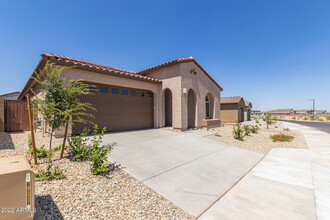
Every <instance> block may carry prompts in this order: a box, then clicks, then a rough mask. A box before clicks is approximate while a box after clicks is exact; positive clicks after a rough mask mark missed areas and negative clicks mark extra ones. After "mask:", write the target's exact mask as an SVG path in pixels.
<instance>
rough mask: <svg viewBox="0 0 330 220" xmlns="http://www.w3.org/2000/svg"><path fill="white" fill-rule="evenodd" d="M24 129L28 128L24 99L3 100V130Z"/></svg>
mask: <svg viewBox="0 0 330 220" xmlns="http://www.w3.org/2000/svg"><path fill="white" fill-rule="evenodd" d="M26 130H30V129H29V115H28V109H27V104H26V101H16V100H15V101H13V100H5V131H7V132H11V131H26Z"/></svg>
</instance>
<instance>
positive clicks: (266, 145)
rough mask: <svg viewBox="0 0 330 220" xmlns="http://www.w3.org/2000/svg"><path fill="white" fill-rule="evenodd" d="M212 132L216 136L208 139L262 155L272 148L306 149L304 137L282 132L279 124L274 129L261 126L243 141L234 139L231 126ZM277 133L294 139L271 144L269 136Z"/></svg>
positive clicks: (290, 132)
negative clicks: (255, 132)
mask: <svg viewBox="0 0 330 220" xmlns="http://www.w3.org/2000/svg"><path fill="white" fill-rule="evenodd" d="M251 124H253V122H252V123H251ZM212 130H213V131H215V132H217V134H215V135H211V136H208V138H211V139H213V140H217V141H221V142H223V143H226V144H229V145H233V146H237V147H240V148H243V149H246V150H251V151H254V152H258V153H262V154H268V152H269V151H270V150H271V149H272V148H308V146H307V144H306V140H305V137H304V136H303V135H302V133H301V132H299V131H297V130H294V131H284V130H283V126H281V124H280V123H277V125H276V127H275V126H270V128H269V129H267V128H266V125H261V126H260V130H259V131H258V133H257V134H253V133H251V134H249V135H247V136H245V137H244V141H239V140H236V139H235V138H234V136H233V126H231V125H226V126H225V127H219V128H214V129H212ZM279 133H284V134H289V135H292V136H294V139H293V141H291V142H273V141H272V140H271V138H270V136H271V135H273V134H279Z"/></svg>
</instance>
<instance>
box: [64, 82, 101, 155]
mask: <svg viewBox="0 0 330 220" xmlns="http://www.w3.org/2000/svg"><path fill="white" fill-rule="evenodd" d="M64 94H65V102H66V107H67V108H66V110H65V111H64V112H63V114H64V115H65V131H64V139H63V144H62V150H61V157H60V159H62V158H63V154H64V148H65V142H66V139H67V135H68V127H69V124H70V123H72V124H73V123H74V122H79V123H91V121H89V120H87V119H86V118H88V117H94V116H93V115H92V114H88V113H86V110H87V109H92V110H95V109H94V108H93V106H92V105H91V104H90V103H86V102H81V101H80V99H79V97H81V96H83V95H92V94H93V93H92V92H91V89H90V88H89V85H87V84H85V83H83V82H82V81H81V80H78V81H73V80H70V81H68V82H67V85H66V86H65V89H64Z"/></svg>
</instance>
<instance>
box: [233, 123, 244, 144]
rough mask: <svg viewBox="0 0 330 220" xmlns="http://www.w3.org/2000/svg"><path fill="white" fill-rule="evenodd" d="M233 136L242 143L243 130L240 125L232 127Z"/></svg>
mask: <svg viewBox="0 0 330 220" xmlns="http://www.w3.org/2000/svg"><path fill="white" fill-rule="evenodd" d="M233 134H234V138H235V139H237V140H240V141H243V137H244V129H243V128H242V126H241V124H240V123H237V124H236V126H234V127H233Z"/></svg>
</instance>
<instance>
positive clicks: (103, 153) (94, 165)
mask: <svg viewBox="0 0 330 220" xmlns="http://www.w3.org/2000/svg"><path fill="white" fill-rule="evenodd" d="M105 131H106V128H103V129H102V130H101V133H98V126H97V125H95V126H94V132H93V134H94V136H93V139H92V140H91V143H92V149H91V152H90V157H89V160H90V161H91V172H92V173H93V174H94V175H97V174H101V173H104V172H108V171H109V168H108V167H105V166H103V164H104V162H106V161H107V160H108V153H109V152H110V151H111V150H112V149H113V146H114V145H115V143H113V144H111V145H102V146H101V147H100V144H101V143H102V138H103V134H104V132H105Z"/></svg>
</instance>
